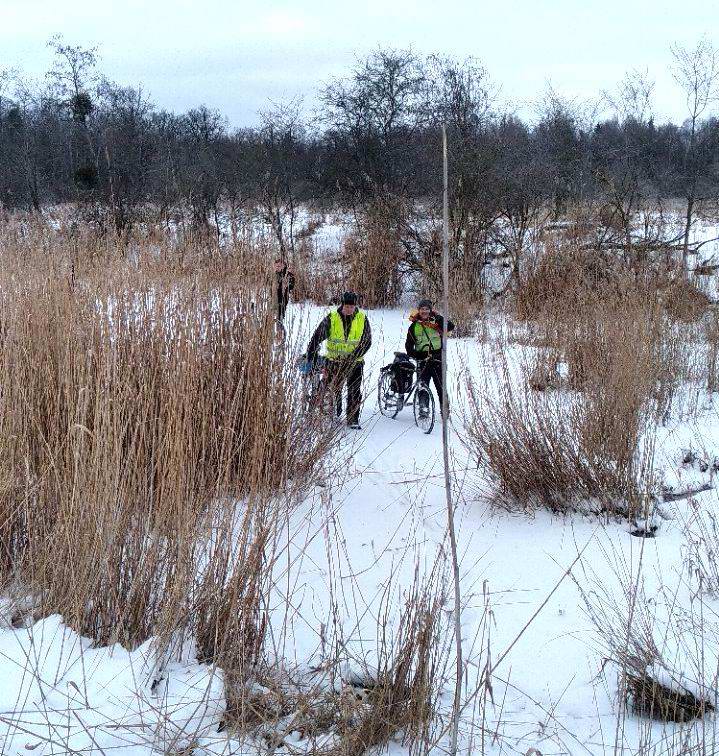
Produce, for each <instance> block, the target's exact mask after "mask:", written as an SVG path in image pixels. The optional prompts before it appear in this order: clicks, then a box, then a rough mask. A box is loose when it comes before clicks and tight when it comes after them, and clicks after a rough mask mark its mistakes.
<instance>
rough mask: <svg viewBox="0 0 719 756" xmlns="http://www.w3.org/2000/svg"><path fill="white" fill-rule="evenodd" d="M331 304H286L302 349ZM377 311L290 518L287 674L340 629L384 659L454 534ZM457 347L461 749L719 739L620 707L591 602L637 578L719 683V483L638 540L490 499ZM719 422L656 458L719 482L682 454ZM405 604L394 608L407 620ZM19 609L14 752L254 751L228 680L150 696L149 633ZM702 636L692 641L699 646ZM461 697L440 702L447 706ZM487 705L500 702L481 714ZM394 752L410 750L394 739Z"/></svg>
mask: <svg viewBox="0 0 719 756" xmlns="http://www.w3.org/2000/svg"><path fill="white" fill-rule="evenodd" d="M322 312H323V311H322V310H321V309H319V308H314V307H313V308H304V307H301V306H293V307H292V311H291V313H290V317H291V318H292V319H294V323H295V336H296V337H298V348H300V343H303V342H304V340H305V339H306V337H307V332H308V329H309V328H310V327H311V326H313V325H314V324H315V323H316V322H317V321H318V320H319V318H320V317H321V314H322ZM369 316H370V318H371V322H372V327H373V334H374V344H373V347H372V350H371V352H370V354H369V355H368V360H367V370H366V394H367V400H366V404H365V407H364V410H363V415H362V422H363V430H362V431H361V432H359V433H352V432H350V431H348V433H347V435H346V436H345V438H344V440H343V441H342V443H341V446H340V448H339V449H338V451H337V454H338V458H339V459H340V460H341V461H342V464H341V469H343V470H344V473H341V474H339V475H337V476H336V478H334V477H333V478H332V479H330V480H329V481H328V485H327V486H326V487H324V488H318V489H316V490H315V491H314V492H313V493H312V495H310V496H309V497H308V498H307V500H306V501H304V502H303V503H302V505H301V506H300V507H299V508H298V509H297V511H296V512H294V514H293V515H292V521H291V523H290V527H289V529H288V533H289V534H290V537H289V539H288V543H287V544H286V547H285V550H284V553H283V556H282V559H281V560H280V568H279V572H280V578H281V579H280V580H278V586H284V587H283V588H279V587H278V589H277V595H276V596H275V597H274V599H275V607H274V610H273V612H272V617H271V620H272V626H273V632H274V633H276V637H277V638H281V646H280V647H279V648H278V653H280V652H281V655H282V656H284V659H285V662H286V663H287V664H288V665H290V666H292V665H299V666H300V667H301V666H303V665H305V666H306V665H309V664H312V665H316V666H319V665H320V664H321V662H322V659H323V655H324V654H325V653H326V652H327V649H326V644H327V636H328V633H329V634H331V635H332V636H333V637H334V638H335V639H337V638H341V640H342V642H343V644H344V646H345V649H346V655H347V658H348V660H350V659H351V660H353V663H355V664H356V663H357V660H364V661H365V662H366V663H367V664H368V665H370V666H371V665H372V663H373V653H374V651H375V648H376V643H375V638H376V625H377V613H378V611H379V604H380V603H381V597H382V594H383V592H384V590H385V589H386V587H387V585H388V584H389V583H391V584H392V585H393V586H395V590H396V591H399V590H400V589H401V587H403V586H404V587H408V586H410V585H411V583H412V580H413V576H414V572H415V567H416V566H417V565H419V566H420V568H421V569H422V568H425V567H426V566H427V565H429V564H431V563H432V562H433V561H434V560H435V558H436V556H437V554H438V552H439V550H440V549H441V548H442V547H443V546H445V545H446V543H445V538H446V513H445V512H446V510H445V493H444V488H443V482H442V475H441V474H442V458H441V433H440V430H439V428H438V427H437V428H435V430H434V432H433V433H432V434H431V435H429V436H425V435H423V434H422V433H421V432H420V431H419V430H418V429H417V428H416V427H415V425H414V422H413V418H412V415H411V409H410V408H408V409H405V410H404V411H403V412H402V413H401V414H400V415H399V417H398V418H397V419H395V420H390V419H387V418H385V417H382V416H381V415H379V414H378V412H377V410H376V393H375V385H376V380H377V375H378V372H379V369H380V367H381V366H382V365H384V364H386V363H387V362H390V361H391V359H392V353H393V351H394V350H403V347H404V337H405V333H406V329H407V325H408V323H407V320H406V313H405V312H402V311H372V312H370V313H369ZM300 333H301V335H299V336H298V334H300ZM512 349H513V350H515V352H516V354H514V355H513V357H512V358H513V359H518V358H519V357H520V356H521V352H522V351H523V350H526V349H528V348H527V347H519V346H514V347H512ZM449 350H450V351H449V355H450V364H451V365H452V370H453V378H454V380H453V381H452V386H451V404H452V407H453V414H452V437H451V444H452V467H453V469H454V471H455V491H454V493H455V497H456V500H457V506H458V509H457V525H458V534H459V550H460V554H461V560H462V562H461V575H462V597H463V601H464V608H463V612H462V635H463V642H464V653H465V661H466V662H467V672H466V680H465V683H466V693H467V698H466V700H467V702H468V703H467V708H466V709H465V711H464V713H463V718H462V741H461V745H462V748H463V749H464V752H466V753H479V752H486V753H521V754H526V753H528V752H530V750H531V749H532V748H535V749H537V750H538V751H539V752H540V753H542V754H544V755H545V756H546V755H547V754H558V753H571V754H574V753H591V754H603V753H608V752H615V753H638V752H655V753H674V752H676V753H678V752H679V751H678V750H676V751H674V750H672V748H673V746H672V743H677V742H678V740H679V739H682V741H683V742H689V743H691V742H693V741H699V740H701V739H702V738H704V740H705V742H707V743H709V744H711V743H712V742H714V734H713V733H714V722H713V720H711V719H709V720H707V721H706V722H705V724H704V727H705V729H704V730H703V731H702V728H701V726H697V725H688V726H685V727H684V728H683V729H682V728H679V727H678V726H676V727H674V726H667V727H663V726H661V725H653V726H648V725H647V724H646V722H643V721H640V720H639V719H637V718H634V717H632V716H627V717H626V718H625V717H624V716H623V713H622V712H623V707H622V705H621V704H620V703H619V702H618V700H617V689H618V681H617V671H616V669H615V668H614V667H613V666H612V664H611V663H609V664H606V665H605V664H603V656H604V654H605V652H604V649H603V642H602V639H601V638H600V637H599V636H598V635H597V633H596V632H595V630H594V626H593V624H592V622H591V621H590V619H589V616H588V613H587V610H586V604H585V601H584V599H583V597H582V594H585V595H587V596H590V597H593V603H594V605H595V608H596V607H597V606H599V607H601V606H605V607H606V608H607V609H608V610H609V611H611V609H612V606H613V605H614V604H616V605H617V606H618V607H619V608H620V614H621V612H622V611H623V610H624V609H625V608H626V610H627V611H629V609H628V607H627V604H626V601H625V590H626V583H627V582H628V578H629V576H630V575H633V576H634V578H635V579H636V578H637V576H639V575H640V576H641V578H640V579H639V580H638V583H639V584H640V585H641V589H642V591H641V594H640V596H639V598H638V602H637V603H638V604H639V608H638V609H636V610H635V611H636V612H637V613H638V614H641V615H642V617H643V616H644V615H646V616H647V618H648V622H649V624H650V626H651V627H652V628H653V630H654V631H655V638H656V642H657V644H658V645H659V647H660V650H662V651H663V652H664V655H665V658H666V660H667V661H668V664H669V666H673V665H674V663H675V661H676V659H680V662H679V667H680V668H681V669H683V670H684V671H685V672H686V673H687V674H688V676H689V678H690V679H689V680H688V681H685V683H686V684H687V685H689V686H691V685H692V684H693V683H696V682H697V681H698V678H700V677H701V678H702V679H703V680H704V681H705V682H706V683H707V684H708V685H709V686H710V687H711V688H712V689H715V688H716V675H717V673H718V672H719V666H718V662H717V658H718V652H717V649H716V638H715V635H714V633H713V630H712V631H711V632H710V631H709V628H714V627H716V623H717V621H719V618H717V616H716V610H717V608H719V604H717V602H716V601H714V600H713V599H711V598H710V597H708V596H707V595H705V594H702V595H701V597H700V596H699V593H698V591H697V588H696V585H695V582H694V579H693V574H692V573H691V571H690V569H689V568H690V566H691V564H692V560H691V559H690V558H688V557H689V556H691V554H693V553H694V552H693V551H692V548H694V549H696V548H699V546H697V544H696V541H697V539H700V538H701V536H700V530H701V529H700V528H699V525H698V518H702V517H703V518H705V519H706V518H709V517H713V516H714V515H719V506H718V505H719V501H718V500H717V496H716V493H715V492H714V491H713V490H710V491H707V492H705V493H702V494H699V495H698V496H696V497H694V498H692V499H688V500H687V499H683V500H679V501H677V502H674V503H672V504H667V505H666V507H667V510H668V514H669V515H670V516H671V517H672V518H673V519H670V520H667V521H665V522H663V523H662V525H661V527H660V529H659V532H658V534H657V537H656V538H653V539H640V538H635V537H632V536H631V535H630V526H629V525H628V524H627V523H620V522H602V523H600V522H597V520H596V519H590V518H584V517H581V516H573V517H571V518H566V519H563V518H559V517H554V516H551V515H550V514H548V513H544V512H542V513H539V514H536V515H532V516H529V515H509V514H504V513H500V512H497V511H495V510H493V509H491V508H490V505H489V503H488V498H489V496H490V495H491V492H490V491H488V490H486V487H484V486H483V483H482V481H481V480H479V479H478V477H477V473H476V471H474V470H472V469H470V467H471V465H470V462H469V456H468V454H467V451H466V449H465V448H464V447H463V445H462V443H461V434H462V427H461V414H462V411H463V409H464V407H465V403H466V401H465V397H464V395H463V392H462V390H461V385H460V383H459V381H458V380H457V379H458V377H459V375H460V372H461V370H462V369H464V368H468V369H470V370H472V371H479V369H480V368H481V364H482V361H483V360H486V359H487V355H486V352H484V351H483V347H482V346H481V345H480V344H479V343H477V342H474V341H471V340H452V341H451V342H450V345H449ZM718 429H719V423H717V414H716V410H715V408H714V406H712V404H711V402H709V401H708V399H707V401H705V402H704V403H703V404H702V406H701V408H700V413H699V419H698V420H697V419H694V420H692V421H691V423H688V422H683V423H680V424H676V425H674V426H670V427H667V428H665V429H663V430H662V434H661V448H660V450H659V451H660V454H659V457H660V458H661V460H662V464H663V465H664V466H665V467H666V470H667V480H668V481H669V482H670V483H671V485H673V486H674V487H675V489H679V488H681V487H682V485H685V484H689V483H692V482H696V481H697V480H700V481H711V480H713V474H712V470H711V464H709V467H708V469H702V468H703V467H704V465H703V462H702V460H699V461H694V460H693V461H690V462H687V463H685V464H682V459H683V454H684V451H683V450H685V449H687V448H689V447H692V448H695V449H698V450H701V452H702V455H703V458H706V459H707V460H709V462H710V463H711V461H712V459H713V457H712V455H716V454H717V453H719V433H717V430H718ZM707 521H708V520H707ZM693 536H696V537H693ZM692 544H694V546H692ZM570 568H571V573H568V572H567V571H568V570H569V569H570ZM283 570H284V572H283ZM288 607H289V610H288ZM400 609H401V604H400V603H399V601H398V600H394V602H393V609H392V611H393V613H394V614H395V615H396V612H397V611H399V610H400ZM449 609H450V607H449V606H447V612H448V613H449ZM699 612H701V617H700V621H697V619H696V618H697V616H698V613H699ZM10 614H11V609H10V608H9V607H8V608H7V611H5V612H4V617H3V619H4V621H5V625H6V626H5V629H2V630H0V677H1V678H2V680H3V683H2V686H0V723H1V724H0V743H2V749H1V752H2V753H7V754H11V753H26V752H34V753H38V754H40V753H42V754H49V753H68V752H72V753H78V752H82V753H112V754H141V753H157V752H166V753H180V752H187V751H182V750H181V749H182V748H186V747H187V746H188V744H189V745H192V746H193V747H194V749H195V750H194V751H193V753H197V754H200V753H227V754H230V753H255V752H257V751H256V749H254V748H252V747H250V746H241V745H240V744H239V743H237V741H235V740H233V739H232V737H231V736H230V735H228V734H225V733H223V732H218V724H219V722H220V720H221V717H222V712H223V709H224V694H223V686H222V678H221V672H220V671H218V670H212V669H210V668H209V667H206V666H203V665H199V664H197V663H196V662H194V661H192V659H191V658H188V659H187V660H186V661H185V662H184V663H177V664H174V665H173V666H172V667H171V668H170V670H169V672H168V674H167V678H166V681H165V682H163V684H162V685H160V686H158V687H156V688H155V689H153V687H152V662H153V649H152V643H151V642H148V643H146V644H145V645H143V646H142V647H141V648H139V649H137V650H135V651H133V652H127V651H125V650H123V649H121V648H119V647H115V648H105V649H92V648H91V646H90V644H89V643H88V642H87V641H85V640H82V639H80V638H79V637H78V636H77V635H76V634H75V633H73V632H72V631H70V630H68V629H67V628H65V627H64V626H63V625H62V622H61V620H60V618H58V617H50V618H47V619H44V620H41V621H39V622H36V623H35V624H34V625H32V626H30V627H24V628H22V627H21V628H15V627H12V626H11V625H10V621H9V620H10ZM528 623H529V624H528ZM527 625H528V626H527ZM697 627H699V629H697ZM328 628H332V629H331V631H330V630H328ZM619 629H620V630H621V625H620V626H619ZM697 636H700V637H701V642H700V641H697ZM704 636H705V637H704ZM690 640H691V641H693V642H696V643H697V644H698V645H697V646H696V647H695V648H694V649H692V648H691V647H690V646H689V641H690ZM699 645H701V649H700V648H699ZM488 649H489V653H490V654H491V656H490V657H489V659H488ZM508 649H509V653H507V654H506V655H505V651H507V650H508ZM687 655H689V656H691V657H692V658H693V659H699V658H700V660H701V669H693V668H692V669H689V668H690V667H692V663H693V662H687V661H686V658H687ZM488 660H489V661H490V662H491V664H492V665H494V668H493V671H492V697H491V700H490V699H486V698H485V697H484V696H483V695H482V696H480V697H478V698H476V699H473V698H471V695H470V694H471V693H472V691H473V690H474V688H475V687H476V684H477V680H478V675H479V670H480V669H482V668H484V666H485V664H486V663H487V662H488ZM658 674H662V673H661V671H658ZM450 693H451V692H450V691H449V690H447V691H446V695H445V697H444V701H445V702H446V704H447V705H448V704H449V701H450ZM480 699H481V700H483V701H484V700H486V708H485V709H484V714H483V716H484V721H483V722H480V721H479V719H478V718H479V717H480V713H479V712H480V711H481V707H480V708H478V704H479V702H480ZM481 724H483V725H484V732H485V735H484V737H483V738H482V737H481V736H480V734H479V729H480V725H481ZM195 733H197V736H196V737H195V736H194V734H195ZM618 741H619V742H620V743H621V745H620V746H618V747H617V748H616V749H615V743H616V742H618ZM648 744H651V745H652V747H655V750H654V751H651V749H650V748H649V745H648ZM300 746H301V744H297V747H300ZM446 746H447V738H446V737H441V738H440V740H439V742H438V744H437V747H436V749H435V751H436V752H437V753H440V752H443V751H444V750H445V749H446ZM709 747H711V745H710V746H709ZM391 750H392V752H397V753H401V752H403V750H402V749H401V748H400V747H399V746H398V745H397V746H394V745H393V746H392V749H391ZM275 752H276V753H282V752H283V751H282V750H278V751H275ZM706 752H712V751H711V750H708V751H706Z"/></svg>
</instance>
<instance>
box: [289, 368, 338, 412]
mask: <svg viewBox="0 0 719 756" xmlns="http://www.w3.org/2000/svg"><path fill="white" fill-rule="evenodd" d="M328 363H329V360H328V359H327V358H326V357H316V358H315V359H314V360H308V359H307V357H306V356H305V355H302V357H300V358H299V360H298V368H299V371H300V375H301V376H302V396H303V402H304V409H305V412H319V414H321V415H324V416H327V417H333V416H334V412H335V405H334V398H333V395H332V392H331V391H330V390H329V382H328V379H327V367H328Z"/></svg>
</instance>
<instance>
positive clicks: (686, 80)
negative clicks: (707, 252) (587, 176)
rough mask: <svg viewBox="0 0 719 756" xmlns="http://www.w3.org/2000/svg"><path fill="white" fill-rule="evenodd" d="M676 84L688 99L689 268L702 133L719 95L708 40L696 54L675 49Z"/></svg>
mask: <svg viewBox="0 0 719 756" xmlns="http://www.w3.org/2000/svg"><path fill="white" fill-rule="evenodd" d="M672 55H673V57H674V66H673V68H672V74H673V76H674V80H675V81H676V83H677V84H678V85H679V86H680V87H681V89H682V91H683V92H684V96H685V98H686V107H687V120H686V122H685V124H684V129H683V137H684V160H683V171H682V174H683V175H682V184H683V188H684V198H685V199H686V203H687V204H686V213H685V216H684V242H683V245H682V261H683V264H684V267H685V268H686V263H687V255H688V254H689V236H690V232H691V228H692V222H693V219H694V212H695V210H696V205H697V203H698V202H701V200H702V199H703V196H702V191H701V190H702V186H701V184H702V173H703V169H704V168H705V166H706V161H705V160H703V159H702V154H701V153H702V144H701V141H702V140H701V138H700V137H701V136H702V131H701V129H700V125H701V121H702V119H703V118H704V117H705V116H706V114H707V110H708V109H709V107H710V105H711V103H712V102H713V101H715V100H716V98H717V95H718V93H719V53H718V52H717V50H716V49H715V48H714V46H713V45H712V43H711V42H710V41H709V40H708V39H702V40H700V41H699V42H698V43H697V45H696V47H695V48H694V49H693V50H688V49H686V48H684V47H681V46H679V45H675V46H674V47H673V48H672Z"/></svg>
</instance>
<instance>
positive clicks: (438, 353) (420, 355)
mask: <svg viewBox="0 0 719 756" xmlns="http://www.w3.org/2000/svg"><path fill="white" fill-rule="evenodd" d="M422 322H424V323H425V324H426V325H425V328H427V329H429V328H433V329H434V330H436V331H437V332H438V333H439V334H440V335H441V334H442V331H443V329H444V318H443V317H442V316H441V315H440V314H439V313H438V312H434V311H432V313H431V314H430V316H429V318H428V319H427V320H426V321H421V320H419V318H417V319H416V320H414V321H413V322H412V325H411V326H410V327H409V329H408V331H407V340H406V341H405V342H404V351H405V352H407V354H408V355H409V356H410V357H412V358H414V359H415V360H421V359H424V358H425V357H428V356H429V357H431V358H432V359H436V360H440V359H442V348H441V347H440V348H439V349H434V350H432V351H431V352H430V353H428V352H426V351H425V352H418V351H417V349H416V344H417V339H416V338H415V334H414V326H415V323H422ZM453 330H454V323H453V322H452V321H451V320H450V319H449V318H447V332H448V333H449V332H450V331H453Z"/></svg>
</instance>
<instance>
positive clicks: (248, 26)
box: [0, 0, 719, 126]
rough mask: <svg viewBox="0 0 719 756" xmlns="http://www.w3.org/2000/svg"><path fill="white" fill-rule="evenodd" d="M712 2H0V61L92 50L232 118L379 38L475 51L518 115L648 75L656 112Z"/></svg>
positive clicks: (343, 68) (128, 75)
mask: <svg viewBox="0 0 719 756" xmlns="http://www.w3.org/2000/svg"><path fill="white" fill-rule="evenodd" d="M718 29H719V0H671V1H670V0H652V1H649V0H602V1H601V2H599V0H493V2H491V3H490V2H485V1H484V0H444V2H437V0H433V1H432V2H429V1H428V0H359V2H354V3H349V2H342V1H339V0H334V1H325V0H295V1H294V2H275V1H274V0H267V1H266V2H248V0H123V1H122V2H109V1H108V0H64V1H63V0H0V70H2V69H3V68H8V67H15V68H19V69H21V70H22V71H24V72H25V73H26V74H29V75H32V76H41V75H42V74H43V73H44V72H45V71H46V70H47V69H48V67H49V65H50V52H49V50H48V49H47V47H46V42H47V40H48V39H49V38H50V37H52V36H53V35H54V34H58V33H60V34H62V35H63V37H64V39H65V41H66V42H68V43H72V44H82V45H86V46H88V47H89V46H93V45H97V46H98V48H99V52H100V55H101V64H100V68H101V70H102V72H103V73H104V74H105V75H107V76H108V77H109V78H110V79H112V80H114V81H116V82H118V83H121V84H128V85H134V86H137V85H140V84H141V85H142V86H143V88H144V89H145V91H146V92H148V93H149V94H150V96H151V99H152V101H153V102H154V103H155V104H156V105H158V106H160V107H164V108H167V109H171V110H176V111H181V110H186V109H187V108H189V107H193V106H196V105H199V104H201V103H204V104H206V105H208V106H210V107H214V108H218V109H219V110H221V111H222V112H223V113H224V114H225V115H226V116H227V117H228V119H229V121H230V123H231V124H232V125H234V126H242V125H251V124H254V123H256V122H257V112H258V110H261V109H265V108H267V107H268V105H269V103H270V101H282V100H285V99H288V98H295V97H298V96H303V97H304V101H305V105H306V107H308V108H309V107H311V106H312V104H313V103H314V101H315V97H316V93H317V89H318V86H319V85H320V83H321V82H322V81H325V80H327V79H328V78H329V77H332V76H337V75H342V74H344V73H346V72H347V71H348V70H349V69H350V67H351V66H352V64H353V62H354V61H355V59H356V58H357V57H358V56H362V55H363V54H365V53H367V52H368V51H370V50H372V49H373V48H376V47H377V46H378V45H383V46H392V47H408V46H412V47H413V48H414V49H415V50H416V51H417V52H420V53H432V52H440V53H444V54H449V55H452V56H454V57H457V58H464V57H467V56H475V57H477V58H478V59H479V60H480V61H481V62H482V63H483V64H484V66H485V67H486V68H487V69H488V71H489V73H490V76H491V77H492V80H493V81H494V82H495V83H496V84H498V85H500V86H501V95H502V98H503V99H504V100H505V101H506V102H509V103H511V104H512V105H513V107H515V108H516V109H518V110H519V111H520V112H521V113H523V114H528V113H530V112H531V107H532V103H533V102H536V101H537V100H539V99H541V97H542V93H543V92H544V91H546V89H547V85H548V84H551V86H552V87H553V89H554V90H555V91H557V92H558V93H560V94H561V95H563V96H566V97H577V98H580V99H583V98H590V97H594V96H596V95H597V94H598V93H599V92H600V91H601V90H610V89H612V88H614V87H615V86H616V84H617V82H618V81H619V80H620V79H621V78H622V76H623V75H624V73H625V71H627V70H629V69H640V70H645V69H646V70H648V72H649V75H650V77H651V78H652V79H654V81H655V82H656V89H655V113H656V115H657V118H658V119H659V120H664V119H666V118H672V119H675V120H681V118H682V117H683V111H682V99H681V97H680V95H679V93H678V92H677V90H676V87H675V85H674V84H673V81H672V79H671V76H670V74H669V66H670V63H671V55H670V46H671V45H672V44H674V43H680V44H683V45H687V46H694V45H695V44H696V42H697V41H698V40H699V39H700V38H701V37H702V36H708V37H709V39H710V40H711V41H712V42H713V43H714V44H715V45H719V32H718V31H717V30H718Z"/></svg>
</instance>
